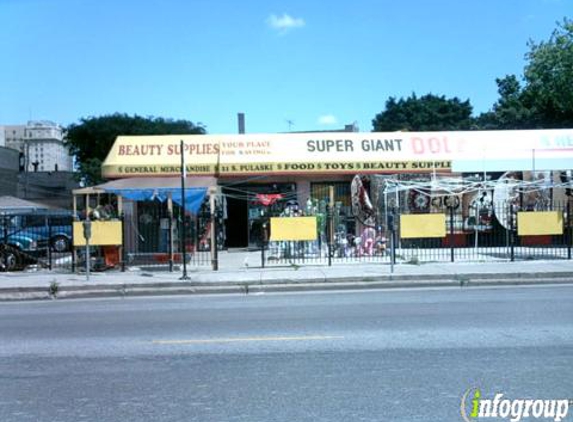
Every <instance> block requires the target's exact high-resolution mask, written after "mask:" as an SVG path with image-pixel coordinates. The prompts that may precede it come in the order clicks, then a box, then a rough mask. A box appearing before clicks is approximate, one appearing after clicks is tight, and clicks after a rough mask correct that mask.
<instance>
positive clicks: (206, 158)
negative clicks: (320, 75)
mask: <svg viewBox="0 0 573 422" xmlns="http://www.w3.org/2000/svg"><path fill="white" fill-rule="evenodd" d="M181 140H183V141H184V147H183V150H181V147H180V141H181ZM532 149H535V150H536V151H537V152H538V156H539V157H540V159H541V158H543V159H545V160H547V159H549V160H551V159H559V160H560V162H562V161H563V160H567V159H568V160H573V130H547V131H490V132H480V131H475V132H423V133H414V132H411V133H410V132H388V133H376V132H373V133H347V132H340V133H297V134H253V135H183V136H181V135H165V136H119V137H118V138H117V139H116V142H115V144H114V145H113V147H112V149H111V151H110V153H109V154H108V156H107V158H106V160H105V162H104V164H103V175H104V177H107V178H123V177H131V176H173V175H178V174H180V173H181V166H180V163H181V153H183V154H185V156H186V160H185V161H186V163H187V164H186V171H187V174H189V175H201V176H211V175H215V176H240V175H261V174H269V173H273V174H285V175H292V174H308V173H315V174H317V173H320V174H344V173H348V174H356V173H431V172H435V171H439V172H451V171H480V170H479V169H480V168H483V166H484V163H486V162H488V161H490V160H492V162H493V161H495V162H496V166H502V167H503V165H504V161H506V162H507V163H508V164H509V163H510V162H511V160H515V159H516V157H517V158H520V159H521V158H522V157H524V158H526V164H527V166H528V167H527V168H524V170H530V169H531V154H532V153H531V150H532ZM492 157H493V158H492ZM520 162H521V161H520ZM480 165H481V167H480ZM520 165H525V164H523V162H521V164H520ZM538 169H541V167H538Z"/></svg>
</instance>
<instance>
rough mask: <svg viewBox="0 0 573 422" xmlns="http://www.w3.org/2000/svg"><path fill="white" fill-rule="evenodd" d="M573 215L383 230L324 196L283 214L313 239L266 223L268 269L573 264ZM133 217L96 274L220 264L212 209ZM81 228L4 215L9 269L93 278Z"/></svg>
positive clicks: (462, 218) (465, 215)
mask: <svg viewBox="0 0 573 422" xmlns="http://www.w3.org/2000/svg"><path fill="white" fill-rule="evenodd" d="M572 208H573V206H572V204H571V202H570V201H565V202H562V203H560V202H555V201H553V202H551V203H550V204H546V205H545V206H544V207H543V208H542V209H541V208H540V209H532V208H530V209H526V208H524V207H521V206H519V204H516V203H515V202H499V203H487V204H485V205H484V206H483V207H474V208H468V207H467V206H466V208H465V209H464V206H463V205H461V204H460V203H459V201H455V200H450V201H448V200H445V199H444V200H441V201H434V202H433V203H432V206H431V207H428V208H427V209H424V210H422V212H413V211H412V208H411V207H408V206H407V204H405V205H403V206H400V207H398V206H390V207H384V208H383V209H382V208H381V209H379V210H378V212H377V213H376V219H375V224H366V223H365V221H364V220H363V219H361V218H359V217H357V216H354V215H353V214H352V209H351V207H350V206H347V205H345V204H343V203H340V202H337V203H335V205H334V206H333V207H330V206H329V205H328V202H327V200H326V199H324V198H323V199H322V200H316V201H313V202H309V204H307V206H306V208H304V209H299V208H297V209H296V210H294V211H293V210H288V209H283V210H282V211H281V213H280V214H279V215H277V216H276V217H279V218H281V219H283V220H284V219H290V218H295V217H300V216H310V217H312V219H313V224H314V226H313V227H314V228H313V230H314V234H313V235H312V236H310V237H307V238H305V239H307V240H300V239H299V238H296V236H293V237H292V238H289V237H288V236H287V237H286V238H285V237H283V238H281V239H278V240H277V239H276V238H275V236H273V226H272V224H271V217H273V216H267V217H266V220H265V221H263V222H262V224H261V227H262V240H261V242H260V253H261V262H262V265H263V266H299V265H308V264H310V265H312V264H316V265H337V264H340V263H346V264H349V263H362V262H372V263H386V264H388V263H390V262H391V261H393V262H394V263H410V264H419V263H424V262H492V261H518V260H538V259H571V258H572V246H573V216H572V215H571V212H572V211H573V209H572ZM125 211H126V212H125V215H124V216H123V217H122V218H120V219H119V220H117V219H116V221H120V222H121V242H118V243H121V244H119V245H117V244H116V245H110V246H92V247H91V248H90V253H89V256H90V263H91V267H92V269H94V270H103V269H109V268H116V269H119V270H125V269H126V268H128V267H139V268H158V269H164V270H171V271H176V270H179V269H180V267H181V265H182V264H183V262H184V261H183V260H185V263H186V264H188V265H190V266H195V267H204V268H210V267H211V266H214V267H216V266H217V254H213V253H212V251H211V249H212V247H211V245H212V240H213V239H212V237H213V236H212V235H211V230H212V226H213V225H212V222H213V220H212V215H211V212H210V210H209V208H208V204H205V206H204V207H203V208H202V209H201V210H200V212H199V213H198V214H197V215H186V216H185V217H183V215H182V213H181V209H180V208H179V207H177V206H176V205H174V206H173V208H172V209H168V208H167V205H166V204H164V203H160V202H158V201H153V202H151V201H150V202H149V203H138V204H131V205H127V206H126V209H125ZM295 211H296V212H295ZM221 214H222V213H221V212H216V213H215V216H214V217H215V219H216V224H215V226H216V236H214V237H215V243H216V244H217V248H221V247H222V246H223V244H224V232H223V227H224V224H222V215H221ZM428 218H430V219H429V220H428ZM432 218H433V219H432ZM72 223H73V217H72V215H71V214H69V213H67V214H55V213H52V214H37V213H36V214H32V213H24V214H0V270H2V271H18V270H28V271H33V270H42V269H50V270H63V271H84V270H85V266H86V263H87V259H86V257H87V253H86V249H85V248H84V247H74V231H73V224H72ZM295 232H296V230H293V232H292V234H293V235H294V234H296V233H295Z"/></svg>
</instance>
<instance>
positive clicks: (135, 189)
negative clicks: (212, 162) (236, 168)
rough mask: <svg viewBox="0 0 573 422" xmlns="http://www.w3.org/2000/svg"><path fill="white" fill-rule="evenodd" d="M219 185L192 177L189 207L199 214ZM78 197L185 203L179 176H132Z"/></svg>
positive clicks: (187, 196)
mask: <svg viewBox="0 0 573 422" xmlns="http://www.w3.org/2000/svg"><path fill="white" fill-rule="evenodd" d="M215 186H217V179H216V178H214V177H188V178H186V179H185V208H186V209H187V210H188V211H189V212H191V213H193V214H196V213H197V212H198V211H199V208H201V204H202V203H203V201H204V200H205V197H206V196H207V191H208V189H209V188H211V187H215ZM73 192H74V194H76V195H81V194H84V195H88V194H89V195H94V194H96V195H97V194H105V193H113V194H116V195H121V196H122V197H123V198H125V199H129V200H132V201H150V200H159V201H162V202H163V201H165V200H167V198H168V197H169V196H171V199H172V200H173V202H175V203H176V204H179V205H181V204H182V196H181V179H180V178H179V177H132V178H129V179H119V180H113V181H111V182H107V183H103V184H101V185H97V186H92V187H89V188H83V189H76V190H74V191H73Z"/></svg>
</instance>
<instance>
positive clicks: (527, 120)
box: [475, 75, 536, 130]
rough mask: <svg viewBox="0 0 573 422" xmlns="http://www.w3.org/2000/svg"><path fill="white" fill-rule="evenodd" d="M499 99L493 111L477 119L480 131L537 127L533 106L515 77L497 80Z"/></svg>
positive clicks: (510, 76)
mask: <svg viewBox="0 0 573 422" xmlns="http://www.w3.org/2000/svg"><path fill="white" fill-rule="evenodd" d="M495 82H496V83H497V87H498V93H499V99H498V100H497V102H496V103H495V104H494V105H493V108H492V110H491V111H488V112H487V113H482V114H481V115H480V116H479V117H477V118H476V119H475V126H476V127H478V128H479V129H486V130H487V129H492V130H493V129H527V128H532V127H535V123H536V122H535V119H534V117H533V116H532V111H531V104H529V102H528V99H527V96H526V94H525V92H524V90H523V88H522V87H521V84H520V82H519V80H518V79H517V77H516V76H515V75H507V76H505V77H504V78H501V79H500V78H498V79H496V80H495Z"/></svg>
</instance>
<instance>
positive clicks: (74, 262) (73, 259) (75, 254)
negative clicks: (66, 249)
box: [71, 217, 79, 273]
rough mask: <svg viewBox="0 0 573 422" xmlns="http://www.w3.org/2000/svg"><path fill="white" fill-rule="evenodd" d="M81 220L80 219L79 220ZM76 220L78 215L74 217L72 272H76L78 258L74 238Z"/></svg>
mask: <svg viewBox="0 0 573 422" xmlns="http://www.w3.org/2000/svg"><path fill="white" fill-rule="evenodd" d="M78 221H79V220H78ZM75 222H76V217H73V218H72V222H71V224H72V273H75V272H76V258H77V253H78V251H77V249H76V245H75V240H74V223H75Z"/></svg>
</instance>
